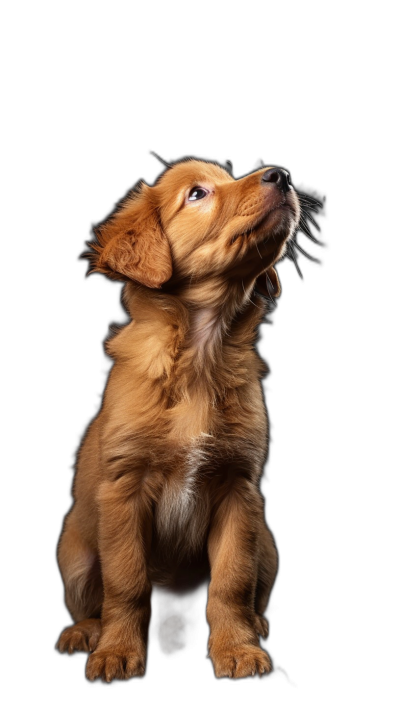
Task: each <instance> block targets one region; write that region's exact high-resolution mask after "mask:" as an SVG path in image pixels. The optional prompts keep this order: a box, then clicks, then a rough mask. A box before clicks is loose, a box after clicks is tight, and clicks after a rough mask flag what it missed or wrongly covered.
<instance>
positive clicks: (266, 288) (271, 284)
mask: <svg viewBox="0 0 400 714" xmlns="http://www.w3.org/2000/svg"><path fill="white" fill-rule="evenodd" d="M256 290H257V292H259V293H261V294H262V295H264V296H265V297H267V298H277V297H279V295H280V294H281V284H280V282H279V277H278V273H277V272H276V268H275V267H274V266H273V265H271V267H270V268H268V269H267V270H266V271H265V272H264V273H261V275H259V276H258V278H257V280H256Z"/></svg>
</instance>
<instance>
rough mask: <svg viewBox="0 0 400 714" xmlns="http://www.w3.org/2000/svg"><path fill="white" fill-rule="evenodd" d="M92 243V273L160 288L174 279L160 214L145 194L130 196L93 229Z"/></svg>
mask: <svg viewBox="0 0 400 714" xmlns="http://www.w3.org/2000/svg"><path fill="white" fill-rule="evenodd" d="M94 234H95V237H96V241H95V242H92V243H89V244H88V245H89V247H90V248H91V251H88V252H87V253H84V254H83V257H86V258H89V260H90V269H89V273H92V272H96V271H97V272H100V273H104V274H105V275H108V277H110V278H114V279H116V280H121V279H123V280H126V279H129V280H134V281H135V282H137V283H141V284H142V285H146V286H147V287H148V288H161V286H162V284H163V283H165V282H166V281H167V280H169V278H170V277H171V275H172V258H171V251H170V248H169V244H168V241H167V238H166V236H165V234H164V232H163V230H162V227H161V225H160V222H159V218H158V215H157V211H156V209H155V208H154V206H153V205H152V204H151V200H150V199H149V197H148V196H147V195H146V194H144V193H141V194H139V195H138V194H134V195H131V196H129V197H128V198H127V199H126V200H125V201H124V202H123V203H122V204H121V206H119V207H118V208H117V209H116V211H115V212H114V213H113V214H112V215H111V216H110V218H108V219H107V220H106V221H105V222H104V223H102V224H100V225H99V226H97V227H95V228H94Z"/></svg>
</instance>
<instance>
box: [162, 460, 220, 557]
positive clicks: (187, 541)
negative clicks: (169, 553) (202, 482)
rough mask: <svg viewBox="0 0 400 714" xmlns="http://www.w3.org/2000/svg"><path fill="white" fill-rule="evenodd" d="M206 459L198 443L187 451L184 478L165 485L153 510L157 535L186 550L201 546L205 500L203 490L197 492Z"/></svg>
mask: <svg viewBox="0 0 400 714" xmlns="http://www.w3.org/2000/svg"><path fill="white" fill-rule="evenodd" d="M205 458H206V454H205V451H204V449H203V448H201V447H200V446H196V447H193V448H192V449H191V450H190V451H189V452H188V454H187V457H186V463H185V466H186V469H185V476H184V479H183V481H181V482H180V483H176V482H173V483H172V484H171V483H167V484H166V485H165V486H164V489H163V492H162V495H161V499H160V501H159V502H158V505H157V509H156V514H155V521H156V528H157V532H158V534H159V536H160V538H162V539H164V538H165V539H166V540H168V541H170V542H171V545H176V547H178V548H181V547H183V548H184V549H185V550H187V549H189V550H193V549H196V548H197V547H198V546H200V545H201V543H202V542H203V539H204V535H205V531H206V528H207V526H208V517H209V504H208V499H207V497H206V495H205V491H204V490H203V489H202V491H201V494H200V493H199V479H198V475H199V470H200V468H201V466H202V465H203V464H204V462H205Z"/></svg>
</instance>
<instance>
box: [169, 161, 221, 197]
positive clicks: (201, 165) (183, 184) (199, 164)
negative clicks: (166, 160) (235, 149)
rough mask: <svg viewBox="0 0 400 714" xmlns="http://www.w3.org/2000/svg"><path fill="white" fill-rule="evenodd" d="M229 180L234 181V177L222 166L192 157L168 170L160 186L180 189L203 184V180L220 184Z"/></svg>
mask: <svg viewBox="0 0 400 714" xmlns="http://www.w3.org/2000/svg"><path fill="white" fill-rule="evenodd" d="M227 181H234V179H233V178H232V176H231V175H230V174H229V173H228V172H227V171H226V170H225V169H224V168H222V166H219V165H218V164H213V163H211V162H210V163H208V162H207V161H199V160H198V159H190V160H189V161H182V162H180V163H178V164H175V165H174V166H172V168H171V169H169V170H168V171H166V172H165V173H164V174H163V176H162V177H161V179H160V182H159V186H160V188H165V189H166V190H170V189H172V188H175V189H178V190H179V189H183V188H188V187H190V186H195V185H197V184H200V185H201V183H202V182H206V183H214V184H219V183H226V182H227Z"/></svg>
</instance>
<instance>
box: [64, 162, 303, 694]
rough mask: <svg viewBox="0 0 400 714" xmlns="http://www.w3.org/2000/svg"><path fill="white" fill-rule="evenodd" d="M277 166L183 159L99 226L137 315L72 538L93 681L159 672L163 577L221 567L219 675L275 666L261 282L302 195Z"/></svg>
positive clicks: (126, 333)
mask: <svg viewBox="0 0 400 714" xmlns="http://www.w3.org/2000/svg"><path fill="white" fill-rule="evenodd" d="M270 174H271V172H270ZM265 175H266V169H265V168H264V169H261V170H259V171H256V172H254V173H252V174H249V175H248V176H245V177H244V178H242V179H240V180H234V179H233V178H232V176H231V175H230V173H229V172H228V171H226V170H225V169H223V168H222V167H221V166H219V165H217V164H213V163H208V162H202V161H198V160H186V161H182V162H178V163H176V164H174V165H173V166H172V167H171V168H168V169H167V170H166V171H165V172H164V173H163V174H162V175H161V177H160V178H159V179H158V181H157V182H156V184H155V185H154V186H147V185H145V184H144V183H141V184H140V186H138V187H137V188H136V189H135V190H134V191H132V192H130V193H129V194H128V195H127V197H126V198H125V199H124V200H123V201H122V202H121V203H120V204H119V205H118V206H117V208H116V210H115V211H114V213H113V214H112V215H111V216H110V217H109V218H108V219H107V220H106V221H105V222H104V223H102V224H101V225H100V226H98V227H97V228H96V229H95V240H94V241H93V242H92V243H91V244H90V250H89V252H88V254H87V257H88V258H89V259H90V265H91V271H98V272H101V273H104V274H106V275H107V276H108V277H110V278H113V279H117V280H124V281H125V286H124V289H123V303H124V306H125V308H126V310H127V312H128V314H129V316H130V318H131V320H130V322H129V323H128V324H127V325H125V326H123V327H122V328H121V329H119V330H118V331H117V332H116V334H114V335H113V336H112V337H111V338H110V339H109V340H108V342H107V343H106V349H107V352H108V354H109V355H111V357H112V358H113V360H114V365H113V367H112V369H111V372H110V376H109V379H108V382H107V386H106V389H105V393H104V398H103V402H102V406H101V410H100V412H99V414H98V415H97V416H96V417H95V419H94V420H93V421H92V423H91V424H90V425H89V428H88V430H87V432H86V434H85V436H84V439H83V442H82V444H81V447H80V449H79V452H78V459H77V468H76V476H75V480H74V487H73V495H74V504H73V507H72V509H71V510H70V512H69V513H68V514H67V516H66V518H65V522H64V527H63V531H62V534H61V538H60V542H59V547H58V561H59V565H60V570H61V573H62V577H63V581H64V585H65V594H66V603H67V606H68V608H69V610H70V612H71V615H72V617H73V619H74V621H75V623H76V624H74V625H73V626H71V627H68V628H67V629H66V630H64V631H63V633H62V634H61V636H60V639H59V642H58V646H59V649H60V651H61V652H65V651H68V652H73V651H74V650H85V651H88V652H90V655H89V658H88V662H87V667H86V674H87V677H88V678H89V679H90V680H93V679H95V678H96V677H102V678H103V679H104V680H106V681H108V682H109V681H111V680H112V679H114V678H128V677H131V676H134V675H141V674H143V672H144V669H145V660H146V639H147V629H148V624H149V618H150V593H151V583H153V582H155V583H165V584H171V585H179V584H182V583H183V584H185V583H186V582H187V580H188V578H189V575H193V574H201V573H204V572H207V569H209V570H210V572H211V581H210V586H209V597H208V605H207V619H208V622H209V625H210V640H209V652H210V657H211V659H212V662H213V665H214V671H215V674H216V676H218V677H222V676H232V677H244V676H247V675H251V674H255V673H259V674H262V673H265V672H269V671H270V670H271V666H272V665H271V660H270V658H269V655H268V654H267V652H265V651H264V650H263V649H262V648H261V647H260V644H259V636H260V635H262V636H266V635H267V632H268V627H267V621H266V620H265V619H264V617H263V613H264V611H265V609H266V606H267V603H268V598H269V595H270V591H271V588H272V585H273V582H274V579H275V575H276V570H277V552H276V548H275V545H274V541H273V538H272V535H271V533H270V531H269V529H268V527H267V525H266V523H265V520H264V503H263V498H262V496H261V493H260V490H259V479H260V476H261V473H262V469H263V465H264V462H265V459H266V455H267V442H268V425H267V414H266V410H265V406H264V401H263V394H262V388H261V379H262V377H263V375H264V374H265V373H266V367H265V365H264V363H263V362H262V360H261V358H260V357H259V355H258V354H257V352H256V349H255V341H256V337H257V328H258V325H259V323H260V321H261V320H262V318H263V315H264V313H265V310H266V306H267V301H266V300H265V299H264V298H263V297H261V296H260V294H259V293H260V291H261V292H262V293H263V294H264V295H265V296H266V297H267V298H268V296H269V297H271V298H272V297H273V296H277V295H278V294H279V291H280V287H279V280H278V277H277V274H276V270H275V268H274V265H275V263H276V262H277V261H278V260H279V259H280V258H281V257H282V255H283V254H284V251H285V245H286V242H287V241H288V239H290V238H291V237H292V236H293V235H294V233H295V231H296V229H297V226H298V223H299V220H300V208H299V201H298V197H297V194H296V192H295V190H294V189H293V187H291V186H290V183H289V184H287V185H284V187H283V188H282V185H281V180H280V178H279V176H280V174H279V172H277V173H276V175H273V176H272V178H270V179H269V180H268V181H267V180H266V179H265ZM285 180H286V179H285ZM256 287H258V292H255V288H256Z"/></svg>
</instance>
